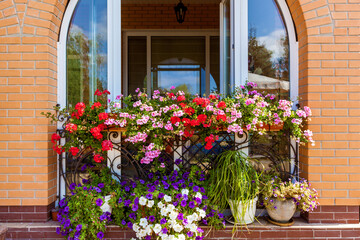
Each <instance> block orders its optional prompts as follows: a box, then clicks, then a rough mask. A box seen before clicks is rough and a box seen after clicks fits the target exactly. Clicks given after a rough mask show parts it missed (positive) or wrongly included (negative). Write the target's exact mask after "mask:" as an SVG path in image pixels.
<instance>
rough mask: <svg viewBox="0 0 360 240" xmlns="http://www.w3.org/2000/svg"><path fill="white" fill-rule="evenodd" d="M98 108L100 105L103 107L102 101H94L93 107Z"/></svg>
mask: <svg viewBox="0 0 360 240" xmlns="http://www.w3.org/2000/svg"><path fill="white" fill-rule="evenodd" d="M96 107H97V108H98V107H101V103H99V102H94V104H93V105H92V106H91V109H94V108H96Z"/></svg>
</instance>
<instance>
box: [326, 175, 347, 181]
mask: <svg viewBox="0 0 360 240" xmlns="http://www.w3.org/2000/svg"><path fill="white" fill-rule="evenodd" d="M321 180H322V181H324V182H346V181H348V175H346V174H322V175H321Z"/></svg>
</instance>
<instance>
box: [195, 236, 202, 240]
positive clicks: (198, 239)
mask: <svg viewBox="0 0 360 240" xmlns="http://www.w3.org/2000/svg"><path fill="white" fill-rule="evenodd" d="M203 238H204V237H201V236H196V238H195V240H203Z"/></svg>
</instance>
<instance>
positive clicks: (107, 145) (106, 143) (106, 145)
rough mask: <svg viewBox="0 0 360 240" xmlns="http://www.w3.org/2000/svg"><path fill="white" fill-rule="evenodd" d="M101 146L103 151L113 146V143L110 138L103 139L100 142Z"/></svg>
mask: <svg viewBox="0 0 360 240" xmlns="http://www.w3.org/2000/svg"><path fill="white" fill-rule="evenodd" d="M101 146H102V149H101V150H103V151H109V150H111V149H112V148H113V144H112V142H111V141H110V140H104V141H103V142H102V143H101Z"/></svg>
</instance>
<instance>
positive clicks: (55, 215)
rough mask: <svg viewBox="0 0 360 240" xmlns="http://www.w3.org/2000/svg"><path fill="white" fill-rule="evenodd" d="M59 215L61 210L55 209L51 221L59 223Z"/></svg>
mask: <svg viewBox="0 0 360 240" xmlns="http://www.w3.org/2000/svg"><path fill="white" fill-rule="evenodd" d="M58 213H59V210H57V209H54V210H52V211H51V219H52V220H53V221H56V222H57V221H58V217H57V215H58Z"/></svg>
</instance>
